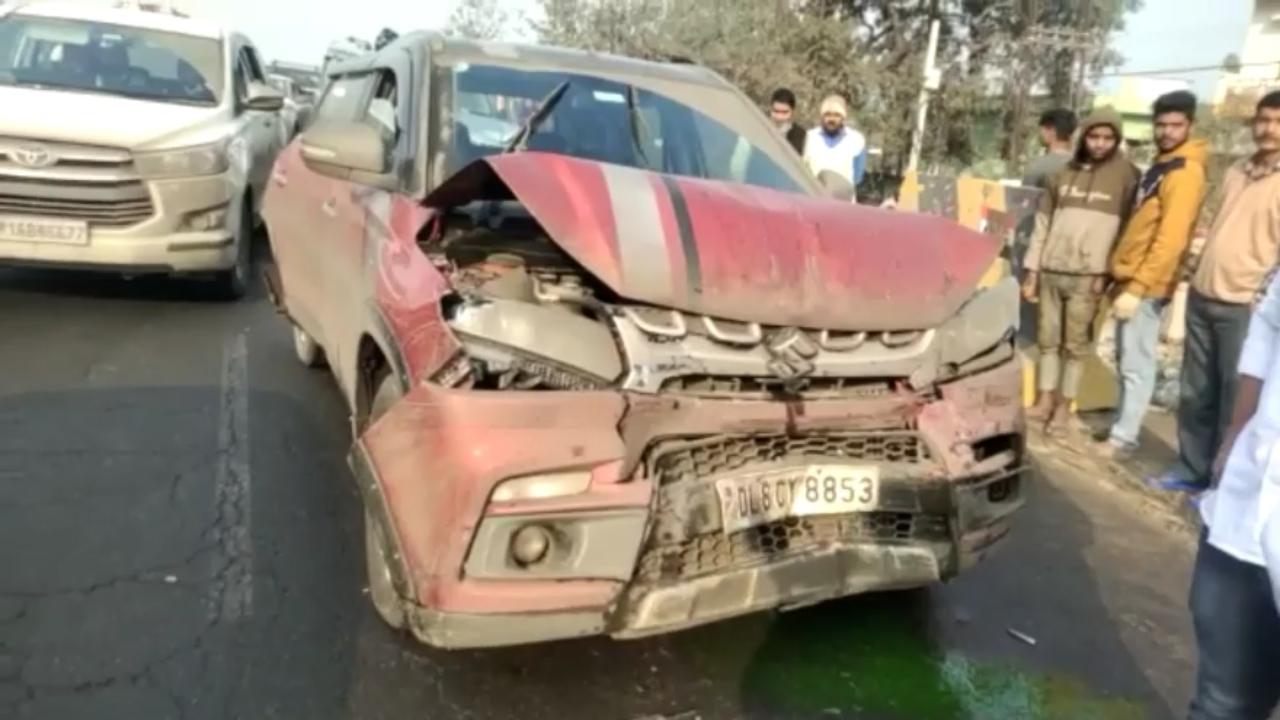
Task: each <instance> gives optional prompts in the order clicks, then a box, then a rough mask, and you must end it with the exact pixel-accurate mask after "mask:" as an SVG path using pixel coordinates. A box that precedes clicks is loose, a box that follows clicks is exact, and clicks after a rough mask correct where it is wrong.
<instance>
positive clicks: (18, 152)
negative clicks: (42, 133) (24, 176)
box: [9, 145, 58, 168]
mask: <svg viewBox="0 0 1280 720" xmlns="http://www.w3.org/2000/svg"><path fill="white" fill-rule="evenodd" d="M9 157H10V158H11V159H12V160H13V161H14V162H16V163H18V164H19V165H25V166H26V167H33V168H42V167H49V166H50V165H52V164H54V163H56V162H58V158H57V156H55V155H54V154H53V153H51V152H49V148H47V147H45V146H43V145H23V146H21V147H16V148H13V149H12V150H10V151H9Z"/></svg>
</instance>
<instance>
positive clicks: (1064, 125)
mask: <svg viewBox="0 0 1280 720" xmlns="http://www.w3.org/2000/svg"><path fill="white" fill-rule="evenodd" d="M1075 131H1076V114H1075V113H1073V112H1071V111H1070V110H1068V109H1066V108H1057V109H1054V110H1046V111H1045V112H1044V114H1043V115H1041V116H1040V145H1041V147H1043V148H1044V154H1043V155H1041V156H1039V157H1037V158H1035V159H1033V160H1032V161H1031V162H1029V163H1027V170H1026V173H1024V174H1023V177H1022V184H1023V185H1024V186H1025V187H1036V188H1040V189H1041V190H1044V189H1046V188H1047V187H1048V185H1047V183H1048V182H1049V178H1050V177H1051V176H1053V174H1054V173H1056V172H1058V171H1059V170H1061V169H1062V167H1063V166H1065V165H1066V164H1067V162H1068V161H1069V160H1071V155H1072V153H1073V148H1072V146H1071V136H1072V135H1074V134H1075Z"/></svg>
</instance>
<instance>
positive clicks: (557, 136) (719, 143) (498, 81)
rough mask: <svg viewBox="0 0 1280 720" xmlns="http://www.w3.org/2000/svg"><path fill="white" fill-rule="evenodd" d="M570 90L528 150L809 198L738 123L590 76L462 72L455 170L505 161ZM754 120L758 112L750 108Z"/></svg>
mask: <svg viewBox="0 0 1280 720" xmlns="http://www.w3.org/2000/svg"><path fill="white" fill-rule="evenodd" d="M565 83H568V85H567V86H566V87H564V88H563V90H562V92H561V93H560V95H561V96H560V97H559V98H558V99H557V100H556V102H555V105H554V107H553V108H552V109H551V111H550V112H549V113H547V114H546V117H545V118H544V119H543V121H542V122H541V123H539V124H538V126H537V127H536V128H535V129H534V130H533V132H532V133H531V134H529V136H528V138H527V143H526V144H525V147H526V148H527V149H528V150H540V151H543V152H555V153H560V154H563V155H571V156H573V157H580V158H584V159H588V160H596V161H600V162H608V163H612V164H615V165H626V166H630V167H638V168H643V169H649V170H655V171H657V172H662V173H668V174H672V175H684V176H689V177H701V178H708V179H712V180H725V181H729V182H739V183H745V184H748V185H757V186H760V187H766V188H771V189H774V190H782V191H785V192H794V193H806V192H807V191H806V189H805V187H804V186H803V185H802V184H801V182H800V181H799V180H797V179H796V178H795V176H794V175H793V174H792V173H789V172H788V171H787V170H786V169H785V168H783V167H782V166H781V165H779V164H778V162H776V161H775V160H774V158H773V157H771V156H770V154H769V153H768V152H767V151H765V150H764V149H762V148H760V147H758V146H756V145H754V144H753V143H752V142H751V141H750V140H748V139H747V138H746V137H745V136H744V135H743V133H742V132H740V131H738V130H735V129H734V128H733V127H731V126H730V124H728V123H729V120H727V119H725V118H713V117H711V116H709V115H707V114H705V113H703V112H701V111H699V110H697V109H695V108H693V107H690V106H689V105H687V104H684V103H681V102H678V101H677V100H675V99H673V98H671V97H668V96H666V95H662V94H659V93H655V92H651V91H649V90H645V89H641V88H635V87H632V86H629V85H627V84H624V83H620V82H617V81H614V80H607V79H603V78H600V77H596V76H591V75H582V74H576V73H566V72H557V71H526V70H518V69H515V68H510V67H503V66H498V65H480V64H475V63H467V64H463V63H459V64H457V65H455V66H454V67H453V106H454V113H453V117H454V120H455V123H456V127H455V132H454V134H453V136H454V146H453V148H452V150H453V157H452V158H451V160H452V162H451V163H450V164H451V166H452V167H454V168H458V169H460V168H461V167H462V166H464V165H466V164H467V163H469V162H471V161H473V160H475V159H477V158H480V157H483V156H485V155H493V154H496V153H500V152H502V151H503V150H504V149H505V147H506V146H507V145H508V144H509V143H510V142H511V140H512V138H513V137H514V136H515V135H516V133H517V132H519V130H520V128H521V126H522V125H524V124H525V123H526V122H527V121H528V120H529V118H530V116H531V115H532V114H533V112H534V111H535V110H536V109H537V108H538V106H539V104H541V103H542V102H543V101H544V100H546V98H547V97H548V96H549V95H554V94H555V93H553V91H555V90H557V89H559V88H560V87H561V86H562V85H565ZM707 92H709V93H716V92H723V93H724V94H725V95H726V96H728V97H727V100H729V101H732V100H734V99H735V96H732V95H731V94H730V93H728V92H727V91H723V90H717V89H715V88H708V89H707ZM729 106H730V107H732V106H733V104H732V103H731V102H730V103H729ZM747 112H754V110H753V109H751V108H746V109H744V113H747ZM744 117H746V115H745V114H744ZM797 162H798V160H797Z"/></svg>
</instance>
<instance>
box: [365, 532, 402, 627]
mask: <svg viewBox="0 0 1280 720" xmlns="http://www.w3.org/2000/svg"><path fill="white" fill-rule="evenodd" d="M388 554H389V553H388V552H387V548H386V545H385V543H383V541H382V532H381V531H380V530H379V528H378V521H377V520H376V519H375V518H374V517H373V513H371V512H369V510H368V508H366V509H365V511H364V565H365V572H366V573H368V576H369V578H368V582H369V600H370V601H371V602H372V603H373V609H374V610H377V611H378V616H379V617H381V618H382V621H383V622H385V623H386V624H388V625H390V626H391V627H392V628H395V629H396V630H403V629H405V628H406V627H408V626H409V617H408V613H406V612H405V609H404V599H403V598H401V597H400V595H399V593H397V592H396V587H395V584H394V583H392V582H391V567H390V566H389V565H388V563H387V555H388Z"/></svg>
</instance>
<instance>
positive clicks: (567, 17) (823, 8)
mask: <svg viewBox="0 0 1280 720" xmlns="http://www.w3.org/2000/svg"><path fill="white" fill-rule="evenodd" d="M1140 4H1141V1H1140V0H733V1H731V0H539V6H540V9H541V11H542V13H541V14H542V19H541V20H540V22H538V23H536V24H535V26H534V29H535V30H536V32H537V34H538V37H539V39H540V40H541V41H543V42H546V43H549V44H554V45H563V46H570V47H579V48H585V49H590V50H596V51H602V52H613V53H619V54H625V55H632V56H637V57H643V58H649V59H659V60H661V59H668V58H670V57H672V56H674V55H682V56H687V57H689V58H691V59H693V60H694V61H696V62H698V63H699V64H702V65H705V66H707V67H710V68H712V69H714V70H715V71H717V72H719V73H720V74H721V75H723V76H725V77H726V78H728V79H729V80H730V81H731V82H733V83H734V84H736V85H738V86H739V87H741V88H742V89H743V90H744V91H745V92H746V93H747V94H748V95H750V96H751V97H753V98H755V99H756V100H758V101H760V102H761V103H762V104H763V102H764V101H765V100H766V99H767V97H768V95H769V93H770V92H771V91H772V90H773V89H774V88H776V87H779V86H783V87H788V88H790V89H791V90H793V91H794V92H795V93H796V95H797V97H798V98H799V101H800V107H799V110H800V115H801V117H802V119H805V120H809V121H813V120H816V117H814V115H813V113H814V112H815V111H816V109H817V106H818V102H819V101H820V99H821V97H822V96H823V95H825V94H827V93H830V92H840V93H842V94H844V95H845V96H846V97H848V98H849V100H850V106H851V110H852V113H853V115H854V118H853V120H854V123H855V124H856V125H857V126H858V127H859V129H861V130H862V131H863V132H864V133H866V134H867V136H868V139H869V140H870V142H871V143H872V144H873V146H877V147H879V148H880V149H881V150H882V151H883V153H884V155H883V157H884V158H885V159H886V160H888V161H889V162H890V164H895V161H896V159H898V158H902V159H905V157H906V154H907V151H908V149H909V147H910V143H911V134H912V133H911V130H912V127H913V125H914V117H915V107H916V105H915V104H916V99H917V97H918V94H919V90H920V83H921V79H922V78H921V75H922V73H921V67H922V65H923V62H924V53H925V45H926V42H925V39H926V38H927V37H928V33H929V24H930V21H931V19H932V18H934V17H937V18H938V19H939V21H940V23H941V29H940V33H939V47H938V59H937V62H938V66H939V68H940V69H941V72H942V86H941V88H940V90H939V91H938V92H937V93H935V94H934V96H933V100H932V102H931V106H930V123H929V126H928V133H927V136H926V137H925V138H924V140H925V146H924V152H923V157H924V159H925V161H926V163H927V164H931V165H937V164H939V163H946V164H948V165H954V166H961V167H966V166H970V165H972V164H974V163H975V162H976V161H977V160H978V159H980V158H981V157H983V156H984V155H986V154H987V153H988V152H989V150H988V148H989V147H991V146H992V145H993V142H994V141H993V139H992V138H990V137H987V136H989V135H993V134H996V135H998V134H1000V133H1004V134H1008V133H1009V132H1010V129H1011V127H1012V125H1011V122H1012V117H1013V115H1012V113H1009V112H1006V110H1007V109H1009V108H1011V107H1012V101H1011V98H1014V97H1016V96H1017V93H1016V92H1015V91H1016V88H1017V87H1018V86H1019V85H1022V86H1030V85H1037V86H1045V85H1048V86H1050V87H1051V88H1052V86H1053V85H1054V82H1055V77H1054V74H1055V73H1057V74H1058V75H1059V76H1060V78H1059V80H1060V79H1061V78H1066V80H1068V81H1071V80H1074V79H1075V74H1073V73H1072V72H1071V71H1070V69H1069V68H1070V64H1068V65H1067V68H1068V70H1067V71H1066V72H1065V74H1064V73H1063V72H1062V70H1061V69H1059V68H1060V66H1061V63H1059V64H1057V65H1055V61H1054V57H1053V56H1055V53H1057V52H1058V51H1057V50H1054V51H1052V52H1049V51H1045V50H1043V49H1034V48H1032V46H1031V45H1030V44H1029V43H1027V42H1026V39H1027V38H1028V37H1029V36H1030V35H1031V32H1032V30H1033V29H1034V28H1038V27H1070V28H1077V27H1079V28H1084V30H1082V31H1081V32H1082V33H1084V34H1086V35H1089V36H1090V37H1093V38H1094V40H1095V45H1096V47H1097V49H1098V50H1097V52H1095V53H1094V54H1092V55H1090V56H1089V58H1088V68H1086V69H1087V70H1088V71H1089V73H1090V74H1092V73H1093V72H1096V71H1097V70H1098V69H1100V68H1103V67H1107V66H1109V65H1110V64H1114V63H1116V62H1118V61H1119V58H1118V57H1117V56H1116V55H1115V54H1114V53H1113V52H1110V51H1109V50H1108V49H1107V46H1106V44H1105V41H1106V39H1107V38H1109V37H1110V33H1109V30H1110V29H1117V28H1120V27H1123V19H1124V16H1125V14H1126V13H1128V12H1131V11H1132V10H1133V9H1136V8H1137V7H1138V6H1139V5H1140ZM1082 5H1087V6H1089V7H1091V8H1093V10H1092V14H1086V13H1083V12H1082V11H1081V10H1080V8H1081V6H1082ZM1070 57H1071V56H1070V54H1068V60H1069V59H1070ZM1058 84H1059V85H1061V86H1062V88H1066V89H1065V90H1063V92H1064V93H1065V94H1066V95H1069V94H1070V89H1071V88H1072V87H1073V86H1072V85H1070V84H1067V85H1062V83H1061V82H1059V83H1058ZM1002 116H1003V117H1004V119H1005V121H1004V122H1003V123H1001V121H1000V119H1001V117H1002Z"/></svg>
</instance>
